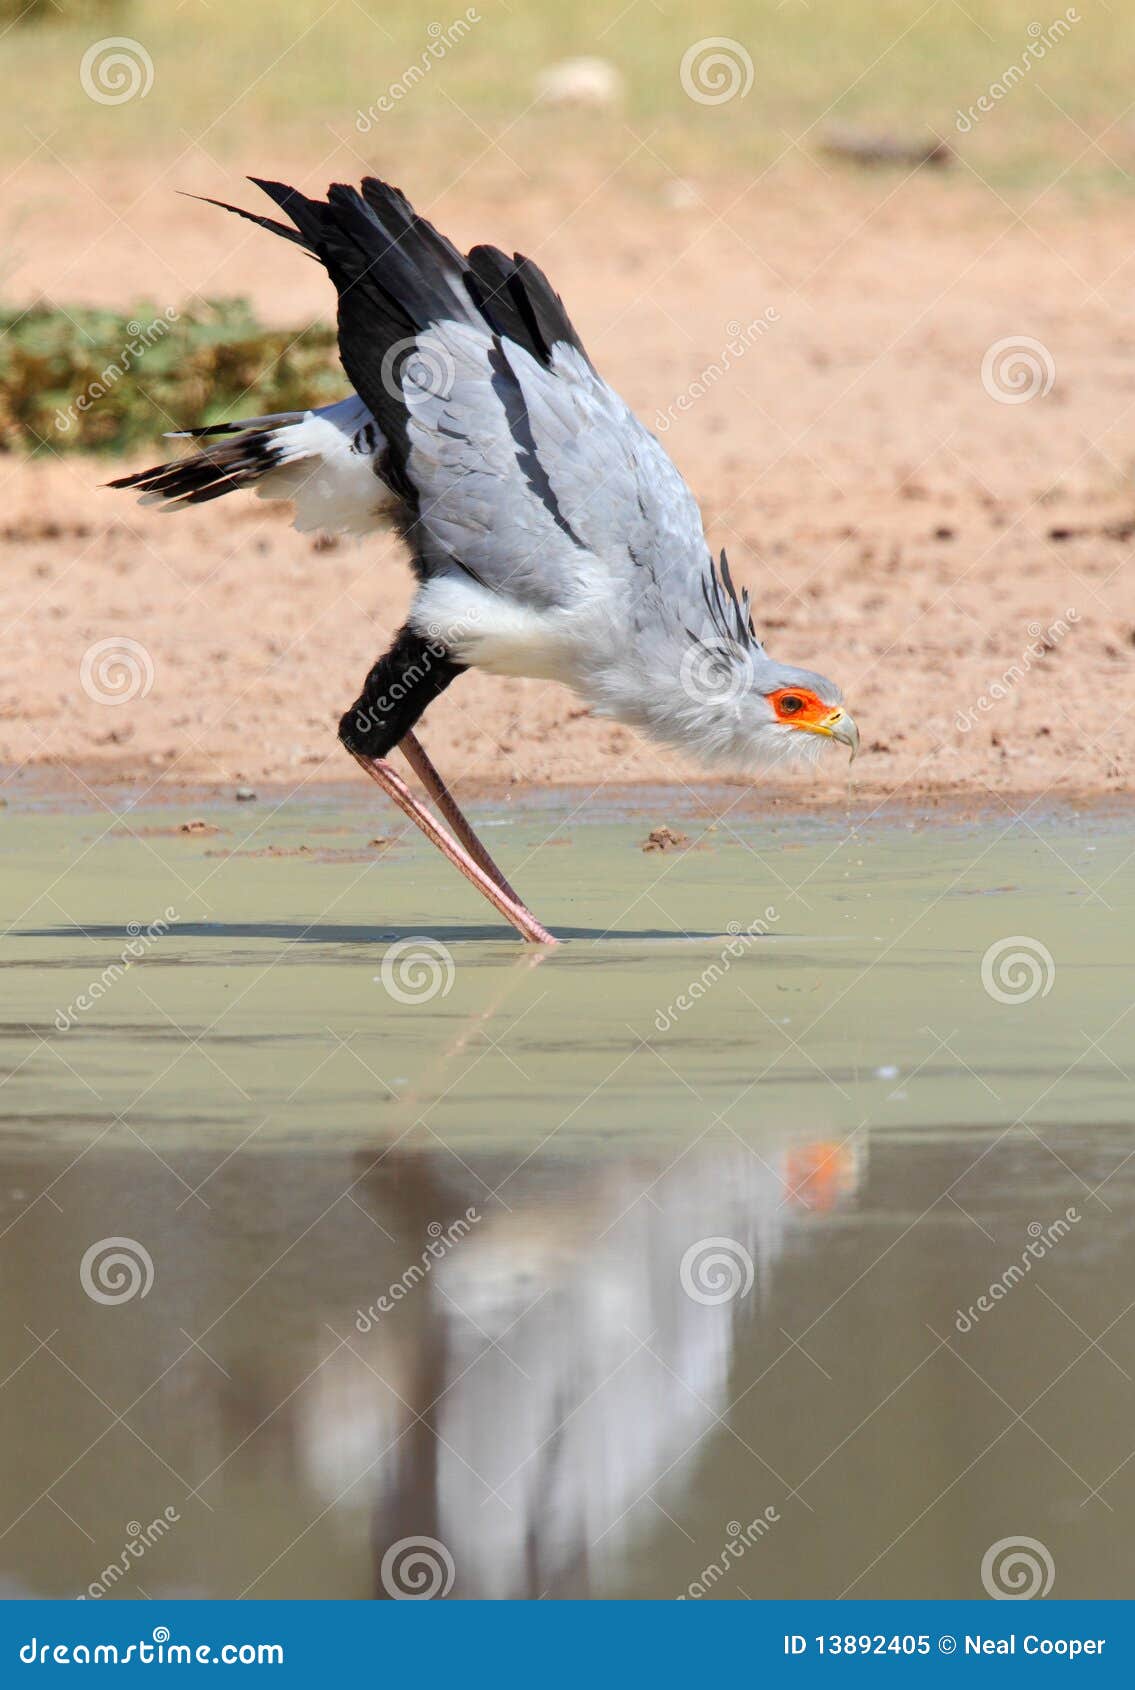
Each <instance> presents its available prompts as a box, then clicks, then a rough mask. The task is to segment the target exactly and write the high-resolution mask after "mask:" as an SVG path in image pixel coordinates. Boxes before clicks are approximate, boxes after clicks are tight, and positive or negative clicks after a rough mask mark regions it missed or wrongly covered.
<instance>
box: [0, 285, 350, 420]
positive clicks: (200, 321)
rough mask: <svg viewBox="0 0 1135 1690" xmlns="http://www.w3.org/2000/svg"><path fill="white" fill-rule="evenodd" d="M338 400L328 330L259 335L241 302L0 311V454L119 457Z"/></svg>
mask: <svg viewBox="0 0 1135 1690" xmlns="http://www.w3.org/2000/svg"><path fill="white" fill-rule="evenodd" d="M345 391H346V379H345V377H344V376H343V373H342V371H341V370H340V369H339V364H338V358H337V354H336V350H335V331H334V329H332V328H330V327H320V326H317V327H314V328H308V329H304V330H302V331H298V332H296V331H292V332H289V331H288V330H284V329H265V328H263V327H262V326H261V324H259V323H258V322H257V321H256V318H255V317H254V316H253V314H252V312H251V310H250V309H249V307H248V305H247V303H246V302H245V301H244V300H240V299H228V300H214V301H210V302H208V303H206V304H204V305H201V306H197V307H194V308H193V309H192V310H186V311H183V312H181V313H180V314H175V315H172V316H171V315H168V314H167V313H165V312H162V311H160V310H158V308H157V307H156V306H153V305H150V304H145V303H140V304H138V305H137V306H136V307H135V309H134V311H133V312H132V313H130V314H129V315H126V316H121V315H119V314H118V313H116V312H111V311H94V310H87V309H83V308H79V307H72V308H70V309H69V310H67V311H62V310H58V309H56V308H54V307H52V306H50V305H37V306H34V307H33V308H32V309H31V310H29V311H23V312H13V311H8V312H2V313H0V452H4V451H8V452H11V451H20V450H27V451H35V450H37V449H46V448H47V447H50V448H51V449H52V450H54V451H57V452H68V451H76V450H85V451H102V452H126V451H129V450H130V449H131V448H132V447H133V446H135V445H136V444H139V443H141V442H143V441H152V440H153V437H154V436H155V435H156V434H160V433H161V432H162V431H163V430H165V429H173V428H184V427H185V426H186V425H188V424H197V423H208V422H218V421H222V420H227V419H228V417H229V416H230V415H231V414H232V413H233V411H234V410H235V411H236V412H237V413H243V414H244V415H246V416H247V415H250V414H253V415H255V414H257V413H263V412H269V411H289V410H305V409H306V408H307V407H308V406H314V405H321V404H324V403H326V402H327V401H329V400H332V399H338V398H341V397H342V396H343V393H344V392H345Z"/></svg>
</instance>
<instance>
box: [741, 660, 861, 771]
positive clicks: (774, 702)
mask: <svg viewBox="0 0 1135 1690" xmlns="http://www.w3.org/2000/svg"><path fill="white" fill-rule="evenodd" d="M766 662H767V660H766ZM767 668H768V669H769V670H770V671H771V672H770V673H768V674H764V675H760V676H758V677H757V678H756V685H755V688H754V692H755V698H753V699H752V703H751V706H750V708H753V709H755V713H756V714H757V716H758V723H757V724H756V732H757V735H758V741H759V748H760V749H761V750H762V751H768V752H770V753H771V760H773V761H779V759H780V757H781V756H794V755H796V754H803V755H804V756H809V755H811V756H815V755H817V754H818V753H819V752H821V751H822V749H823V743H824V741H825V740H836V741H838V742H839V743H840V744H841V745H846V746H847V747H848V748H849V749H850V751H851V757H852V761H854V759H855V754H856V752H857V751H858V750H859V729H858V728H857V727H856V725H855V721H854V718H853V717H852V716H851V715H850V714H849V713H848V711H847V710H846V709H845V708H844V703H843V694H842V693H841V692H840V690H839V688H838V687H837V686H836V685H835V683H834V682H833V681H829V680H827V679H825V677H824V676H823V675H816V674H813V673H812V671H811V670H810V669H790V668H788V667H787V665H785V664H783V663H767ZM762 704H763V707H764V708H763V710H762V709H761V705H762Z"/></svg>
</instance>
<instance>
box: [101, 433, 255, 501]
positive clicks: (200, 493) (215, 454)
mask: <svg viewBox="0 0 1135 1690" xmlns="http://www.w3.org/2000/svg"><path fill="white" fill-rule="evenodd" d="M224 426H225V428H226V431H227V429H228V428H229V427H230V426H231V425H228V424H226V425H224ZM273 433H274V431H272V430H268V429H253V430H252V431H248V430H247V429H245V430H241V431H240V432H239V433H238V434H237V435H236V436H235V438H229V439H228V440H225V441H224V442H222V443H219V444H217V445H213V446H209V447H207V448H206V449H205V450H204V451H203V452H197V453H195V454H194V456H193V457H191V458H182V459H180V460H178V461H176V462H174V463H168V464H154V465H152V466H151V467H150V468H149V469H143V470H139V471H138V472H137V473H136V474H135V475H124V476H120V477H119V479H118V480H117V481H112V482H110V486H111V487H134V488H137V489H138V491H139V492H141V493H142V494H143V495H144V496H143V498H142V500H141V501H140V502H141V503H142V504H144V505H169V506H173V507H180V506H182V505H200V504H204V503H206V501H207V500H209V499H217V498H219V497H220V496H221V494H222V493H229V492H231V491H232V490H233V488H235V487H248V486H250V485H251V484H252V483H253V482H256V481H260V480H261V479H262V478H263V477H264V476H265V475H269V474H271V472H272V471H273V470H275V469H278V468H279V467H280V465H281V464H283V463H284V462H286V452H285V451H284V449H282V448H281V446H280V444H279V441H278V440H276V439H274V438H273Z"/></svg>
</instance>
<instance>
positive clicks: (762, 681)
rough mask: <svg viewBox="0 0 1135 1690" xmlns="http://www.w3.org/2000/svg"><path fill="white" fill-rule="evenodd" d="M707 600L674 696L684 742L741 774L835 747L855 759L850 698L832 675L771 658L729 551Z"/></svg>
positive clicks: (710, 573) (705, 591)
mask: <svg viewBox="0 0 1135 1690" xmlns="http://www.w3.org/2000/svg"><path fill="white" fill-rule="evenodd" d="M702 601H703V614H702V617H701V626H700V627H697V626H695V627H690V626H689V625H686V626H685V628H684V630H683V631H684V634H685V638H686V642H687V643H686V645H685V649H684V651H683V653H682V657H681V661H680V665H679V673H678V682H679V688H678V694H677V695H675V694H674V693H671V694H670V697H671V699H672V700H673V705H672V713H673V714H674V715H676V716H677V718H678V722H677V724H676V725H677V728H678V732H677V735H676V737H677V738H678V739H679V740H685V742H686V743H691V742H692V743H694V744H696V745H698V747H699V748H700V750H701V752H702V755H703V756H704V757H705V758H706V760H707V761H710V762H715V763H720V764H728V765H732V766H733V767H735V768H741V769H752V768H767V767H769V766H770V765H772V764H779V763H785V762H800V761H814V760H815V759H816V758H817V757H819V755H820V754H821V752H822V750H823V748H824V745H825V744H831V743H833V742H836V743H839V744H842V745H845V746H847V747H848V748H849V749H850V751H851V755H852V757H853V758H854V756H855V754H856V752H857V751H858V750H859V729H858V728H857V727H856V725H855V722H854V720H853V719H852V717H851V716H850V715H849V713H848V712H847V710H845V708H844V704H843V694H842V693H841V692H840V690H839V688H838V687H837V686H836V684H835V683H834V681H829V680H828V679H827V678H826V677H825V676H823V675H817V674H815V673H814V672H813V671H812V670H811V669H794V668H792V667H790V665H788V664H786V663H778V662H776V661H775V660H774V659H773V658H771V657H770V656H769V655H768V653H767V652H766V651H765V648H764V646H763V645H762V644H761V642H760V640H759V639H758V637H757V632H756V629H755V628H754V626H753V618H752V612H751V607H750V604H749V595H748V593H747V592H740V593H739V592H738V591H737V589H736V587H735V586H734V585H733V578H732V576H731V575H730V572H729V562H728V559H727V558H726V556H725V553H724V552H722V554H721V560H720V565H719V567H718V568H715V567H714V565H713V564H712V563H710V565H709V567H708V569H707V570H706V572H705V574H704V576H703V578H702ZM664 732H665V729H664Z"/></svg>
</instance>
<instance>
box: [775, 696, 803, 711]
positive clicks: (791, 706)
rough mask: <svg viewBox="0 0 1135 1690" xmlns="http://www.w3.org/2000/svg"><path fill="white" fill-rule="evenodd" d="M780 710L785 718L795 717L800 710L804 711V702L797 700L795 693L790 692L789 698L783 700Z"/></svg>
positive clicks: (800, 699)
mask: <svg viewBox="0 0 1135 1690" xmlns="http://www.w3.org/2000/svg"><path fill="white" fill-rule="evenodd" d="M780 708H781V711H782V713H783V714H784V715H785V716H795V714H796V712H797V711H798V710H803V708H804V700H803V699H802V698H797V697H796V694H795V693H791V692H790V693H789V695H788V697H787V698H782V699H781V701H780Z"/></svg>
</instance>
